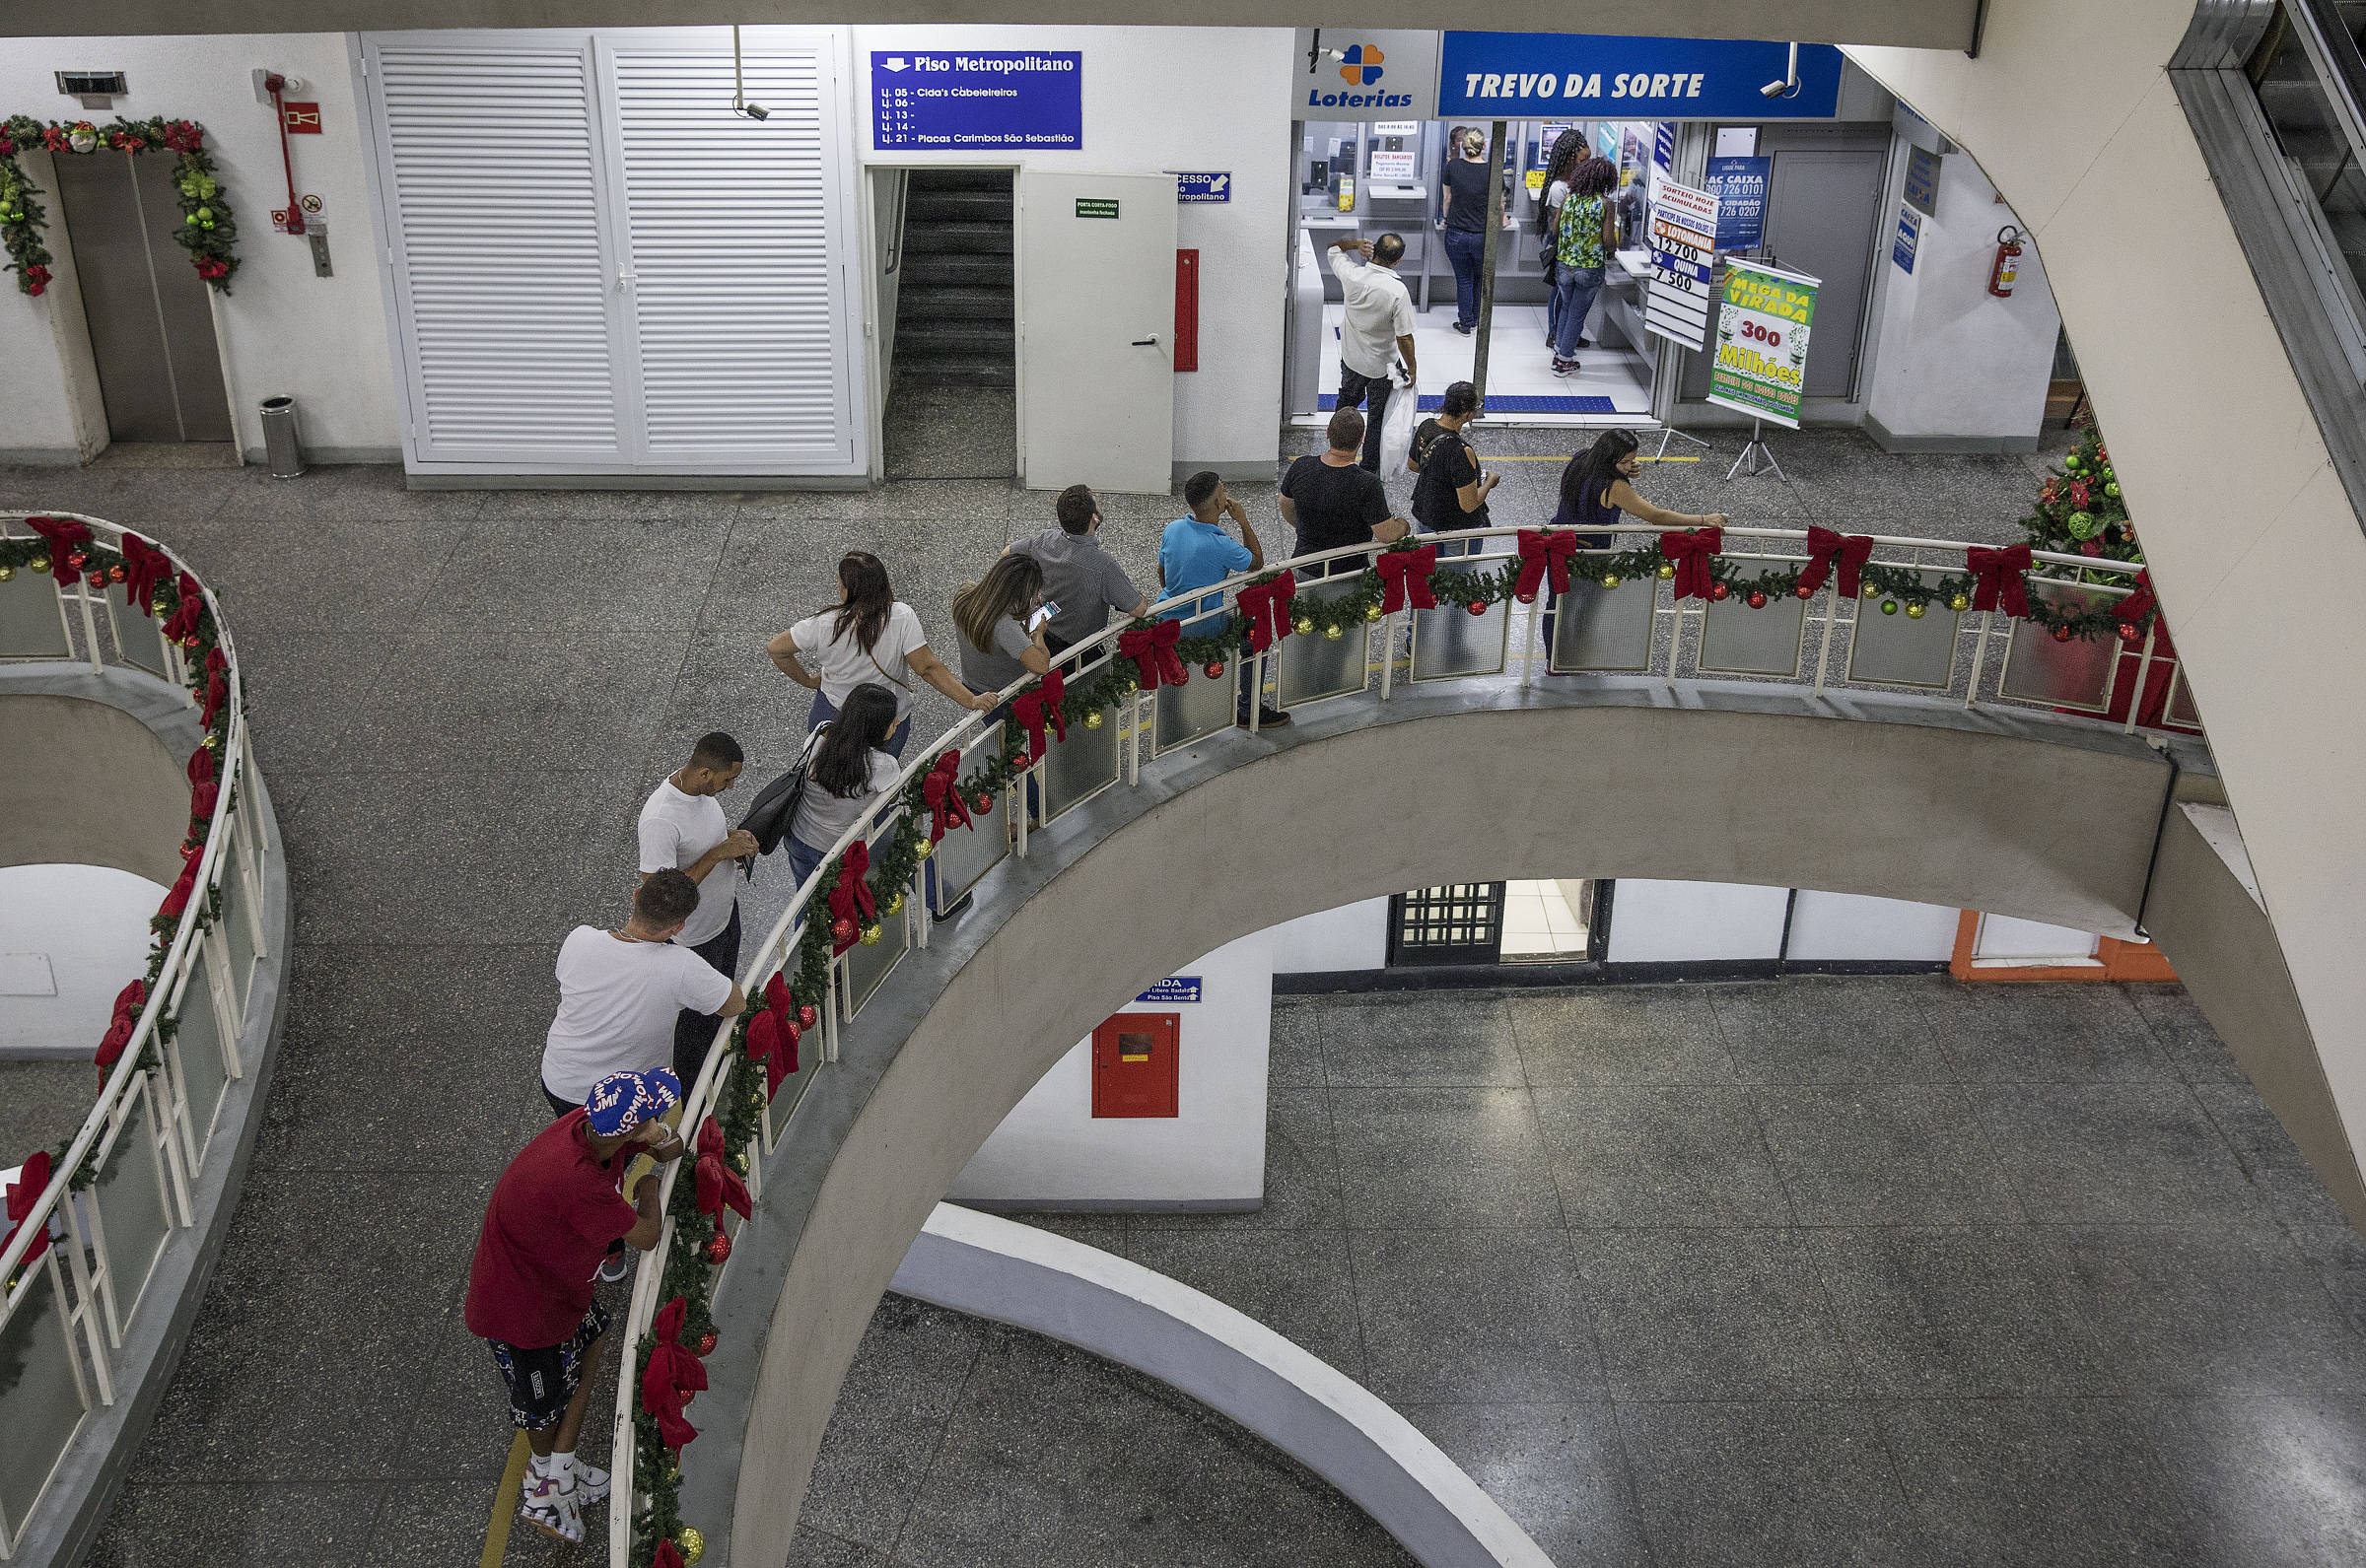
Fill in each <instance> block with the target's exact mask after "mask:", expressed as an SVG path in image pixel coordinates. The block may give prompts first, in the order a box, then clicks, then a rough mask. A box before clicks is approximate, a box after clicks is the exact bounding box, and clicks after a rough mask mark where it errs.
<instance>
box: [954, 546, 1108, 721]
mask: <svg viewBox="0 0 2366 1568" xmlns="http://www.w3.org/2000/svg"><path fill="white" fill-rule="evenodd" d="M1018 548H1019V549H1021V550H1023V551H1025V552H1026V553H1027V554H1029V555H1031V556H1033V557H1034V558H1035V559H1036V560H1037V561H1039V562H1041V563H1042V564H1043V596H1044V598H1045V599H1046V600H1047V601H1049V602H1051V603H1053V604H1057V605H1059V606H1060V613H1059V614H1058V615H1055V616H1053V617H1052V624H1051V625H1050V626H1049V627H1048V628H1046V630H1047V631H1049V632H1050V633H1051V635H1052V636H1054V637H1056V638H1058V639H1060V641H1061V642H1063V643H1081V642H1083V641H1084V640H1085V639H1086V638H1088V637H1090V636H1092V635H1093V634H1094V633H1096V632H1099V631H1102V630H1104V629H1105V628H1106V627H1107V626H1108V625H1109V612H1110V611H1111V610H1112V609H1117V610H1130V609H1132V608H1134V606H1135V605H1137V604H1140V603H1142V602H1143V600H1142V595H1141V594H1140V593H1139V592H1137V591H1136V590H1135V587H1134V583H1133V581H1132V580H1131V579H1129V578H1127V576H1126V571H1125V568H1123V567H1121V566H1119V565H1118V564H1117V557H1115V556H1113V555H1111V554H1110V553H1109V552H1108V551H1106V550H1104V549H1102V548H1101V541H1100V540H1098V539H1095V538H1094V537H1093V536H1092V535H1090V534H1088V533H1070V532H1069V531H1068V530H1067V529H1065V528H1046V529H1044V530H1043V531H1042V532H1041V533H1038V534H1032V535H1030V536H1028V537H1027V538H1024V539H1021V540H1019V541H1018ZM971 684H973V685H974V684H976V683H975V682H972V683H971Z"/></svg>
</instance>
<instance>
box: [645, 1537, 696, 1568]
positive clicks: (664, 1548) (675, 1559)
mask: <svg viewBox="0 0 2366 1568" xmlns="http://www.w3.org/2000/svg"><path fill="white" fill-rule="evenodd" d="M649 1568H689V1565H688V1564H687V1563H685V1562H683V1561H682V1554H681V1553H680V1552H679V1551H678V1550H676V1549H675V1548H674V1544H673V1537H672V1536H670V1535H661V1536H659V1537H658V1549H657V1550H656V1551H653V1552H651V1553H650V1554H649Z"/></svg>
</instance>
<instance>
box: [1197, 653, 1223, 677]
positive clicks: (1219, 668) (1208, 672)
mask: <svg viewBox="0 0 2366 1568" xmlns="http://www.w3.org/2000/svg"><path fill="white" fill-rule="evenodd" d="M1200 673H1201V674H1203V675H1205V676H1207V677H1208V678H1209V679H1210V680H1212V681H1214V680H1221V679H1223V676H1224V661H1223V660H1222V659H1220V658H1212V659H1210V660H1209V661H1208V662H1207V663H1206V664H1204V665H1202V666H1201V667H1200Z"/></svg>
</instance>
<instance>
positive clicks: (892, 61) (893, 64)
mask: <svg viewBox="0 0 2366 1568" xmlns="http://www.w3.org/2000/svg"><path fill="white" fill-rule="evenodd" d="M879 66H880V68H881V69H882V70H888V71H901V70H904V69H905V68H906V62H905V60H904V57H903V56H902V55H900V54H891V55H889V56H888V57H887V58H886V59H884V60H881V61H880V62H879Z"/></svg>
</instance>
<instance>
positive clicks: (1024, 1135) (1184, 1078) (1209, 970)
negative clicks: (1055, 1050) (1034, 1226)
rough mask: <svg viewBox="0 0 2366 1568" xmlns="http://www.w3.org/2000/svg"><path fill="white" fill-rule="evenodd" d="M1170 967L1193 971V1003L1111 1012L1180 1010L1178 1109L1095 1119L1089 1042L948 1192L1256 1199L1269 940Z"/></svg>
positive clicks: (1037, 1197)
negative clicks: (1196, 989)
mask: <svg viewBox="0 0 2366 1568" xmlns="http://www.w3.org/2000/svg"><path fill="white" fill-rule="evenodd" d="M1179 973H1182V974H1186V975H1197V976H1198V977H1199V978H1200V999H1199V1001H1197V1002H1180V1003H1169V1002H1136V1003H1133V1004H1132V1005H1130V1006H1127V1007H1125V1008H1121V1009H1120V1011H1124V1012H1172V1013H1175V1014H1177V1015H1178V1016H1179V1018H1180V1020H1181V1022H1180V1026H1179V1028H1178V1031H1177V1037H1178V1038H1177V1048H1176V1049H1177V1063H1178V1067H1179V1086H1178V1090H1177V1094H1176V1105H1177V1108H1178V1110H1179V1111H1180V1112H1181V1114H1180V1115H1179V1116H1175V1117H1123V1118H1117V1117H1113V1118H1107V1119H1102V1120H1095V1118H1094V1117H1093V1114H1092V1042H1091V1041H1090V1040H1089V1039H1087V1040H1085V1041H1083V1042H1081V1043H1080V1044H1079V1045H1078V1046H1077V1048H1076V1049H1075V1050H1074V1051H1071V1052H1070V1053H1069V1054H1068V1055H1067V1056H1065V1057H1061V1058H1060V1061H1059V1064H1058V1065H1057V1066H1055V1067H1053V1068H1052V1070H1051V1071H1049V1072H1047V1073H1045V1074H1044V1075H1043V1077H1042V1078H1041V1079H1039V1080H1038V1081H1037V1082H1036V1085H1035V1087H1034V1088H1033V1089H1032V1090H1030V1091H1029V1092H1028V1094H1027V1097H1026V1098H1025V1099H1024V1100H1021V1101H1020V1102H1019V1103H1018V1105H1017V1107H1016V1108H1015V1109H1014V1110H1012V1111H1011V1113H1010V1114H1009V1116H1007V1117H1005V1118H1004V1119H1003V1124H1002V1125H1001V1126H999V1127H997V1128H996V1129H995V1130H994V1134H993V1135H992V1136H991V1137H989V1138H987V1140H986V1143H985V1146H984V1147H982V1148H980V1149H979V1150H978V1152H977V1154H976V1155H975V1156H974V1157H973V1158H972V1159H971V1160H970V1162H969V1167H968V1169H966V1170H964V1171H963V1172H962V1173H961V1179H960V1180H959V1181H957V1182H955V1183H954V1184H953V1187H952V1191H951V1192H950V1193H947V1194H946V1195H947V1196H948V1197H952V1198H954V1199H964V1198H968V1199H984V1200H987V1201H997V1202H1031V1201H1048V1202H1054V1203H1078V1204H1099V1203H1108V1204H1112V1205H1118V1204H1125V1203H1151V1204H1189V1203H1209V1204H1230V1205H1236V1206H1243V1207H1246V1206H1249V1205H1251V1204H1253V1203H1255V1202H1256V1201H1257V1200H1258V1199H1260V1198H1262V1197H1263V1195H1264V1193H1265V1074H1266V1057H1267V1050H1268V1047H1269V1046H1270V1045H1271V1044H1272V1037H1273V1012H1274V969H1273V958H1272V952H1271V944H1270V943H1269V942H1268V941H1267V940H1266V937H1265V934H1264V933H1263V932H1259V933H1257V934H1255V935H1252V936H1244V937H1242V938H1241V939H1240V940H1238V941H1235V942H1227V943H1226V944H1225V945H1223V946H1222V947H1219V948H1218V949H1217V950H1216V951H1215V952H1213V953H1210V954H1208V955H1207V956H1206V957H1205V958H1202V959H1201V960H1200V961H1199V962H1198V963H1196V964H1191V965H1188V966H1186V967H1185V968H1184V969H1183V970H1181V971H1179Z"/></svg>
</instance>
